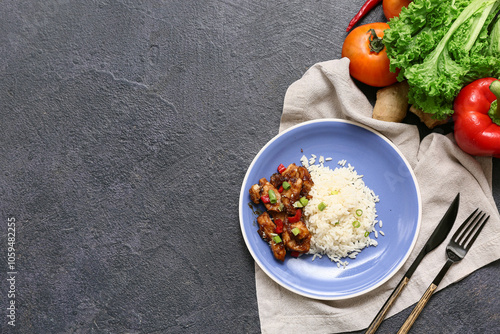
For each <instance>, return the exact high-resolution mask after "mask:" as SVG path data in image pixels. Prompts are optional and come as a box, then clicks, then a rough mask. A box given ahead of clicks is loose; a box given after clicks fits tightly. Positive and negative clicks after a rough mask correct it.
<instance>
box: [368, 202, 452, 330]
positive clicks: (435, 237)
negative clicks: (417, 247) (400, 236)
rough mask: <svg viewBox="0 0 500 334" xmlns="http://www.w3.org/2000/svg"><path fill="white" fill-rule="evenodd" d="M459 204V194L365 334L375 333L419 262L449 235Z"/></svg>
mask: <svg viewBox="0 0 500 334" xmlns="http://www.w3.org/2000/svg"><path fill="white" fill-rule="evenodd" d="M459 203H460V193H459V194H457V196H456V197H455V199H454V200H453V202H452V203H451V205H450V207H449V208H448V210H447V211H446V213H445V214H444V216H443V218H441V221H440V222H439V224H438V226H437V227H436V229H435V230H434V232H433V233H432V235H431V236H430V237H429V240H427V242H426V243H425V245H424V247H423V248H422V250H421V251H420V253H419V254H418V256H417V258H416V259H415V261H413V263H412V265H411V266H410V268H409V269H408V271H407V272H406V273H405V275H404V276H403V278H402V279H401V281H400V282H399V284H398V285H397V286H396V288H395V289H394V291H393V292H392V294H391V295H390V296H389V298H388V299H387V301H386V302H385V304H384V306H382V308H381V309H380V311H379V312H378V313H377V316H376V317H375V319H373V321H372V323H371V324H370V326H369V327H368V329H367V330H366V332H365V334H373V333H375V331H376V330H377V328H378V327H379V326H380V324H381V323H382V321H383V320H384V318H385V316H386V314H387V312H389V309H390V308H391V307H392V305H393V304H394V302H395V301H396V299H397V298H398V297H399V295H400V294H401V292H402V291H403V289H404V287H405V286H406V285H407V284H408V281H409V280H410V278H411V276H412V275H413V273H414V272H415V270H416V269H417V267H418V265H419V264H420V261H422V259H423V258H424V256H425V255H427V253H429V252H431V251H432V250H434V249H435V248H436V247H437V246H439V245H440V244H441V243H442V242H443V241H444V240H445V239H446V237H447V236H448V233H450V231H451V228H452V227H453V223H454V222H455V219H456V218H457V213H458V206H459Z"/></svg>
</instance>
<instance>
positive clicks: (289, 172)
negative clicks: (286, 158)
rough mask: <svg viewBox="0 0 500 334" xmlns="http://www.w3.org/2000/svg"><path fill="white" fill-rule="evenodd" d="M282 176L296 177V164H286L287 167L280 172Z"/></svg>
mask: <svg viewBox="0 0 500 334" xmlns="http://www.w3.org/2000/svg"><path fill="white" fill-rule="evenodd" d="M281 175H283V176H284V177H288V178H292V177H298V176H299V175H298V167H297V165H296V164H294V163H291V164H289V165H288V167H287V168H286V169H285V170H284V171H283V173H281Z"/></svg>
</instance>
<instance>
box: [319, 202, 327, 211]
mask: <svg viewBox="0 0 500 334" xmlns="http://www.w3.org/2000/svg"><path fill="white" fill-rule="evenodd" d="M325 208H326V203H325V202H321V203H319V204H318V209H319V211H323V210H325Z"/></svg>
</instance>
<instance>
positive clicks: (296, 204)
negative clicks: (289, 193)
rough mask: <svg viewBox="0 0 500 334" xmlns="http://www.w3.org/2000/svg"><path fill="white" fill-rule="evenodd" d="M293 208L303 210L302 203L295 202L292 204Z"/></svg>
mask: <svg viewBox="0 0 500 334" xmlns="http://www.w3.org/2000/svg"><path fill="white" fill-rule="evenodd" d="M293 207H294V208H303V207H304V206H303V205H302V203H300V201H297V202H294V203H293Z"/></svg>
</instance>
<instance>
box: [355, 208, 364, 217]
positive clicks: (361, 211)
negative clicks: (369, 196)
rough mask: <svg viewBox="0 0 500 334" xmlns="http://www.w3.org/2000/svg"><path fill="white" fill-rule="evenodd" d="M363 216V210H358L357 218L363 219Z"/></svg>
mask: <svg viewBox="0 0 500 334" xmlns="http://www.w3.org/2000/svg"><path fill="white" fill-rule="evenodd" d="M362 214H363V210H361V209H357V210H356V216H358V217H361V215H362Z"/></svg>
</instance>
